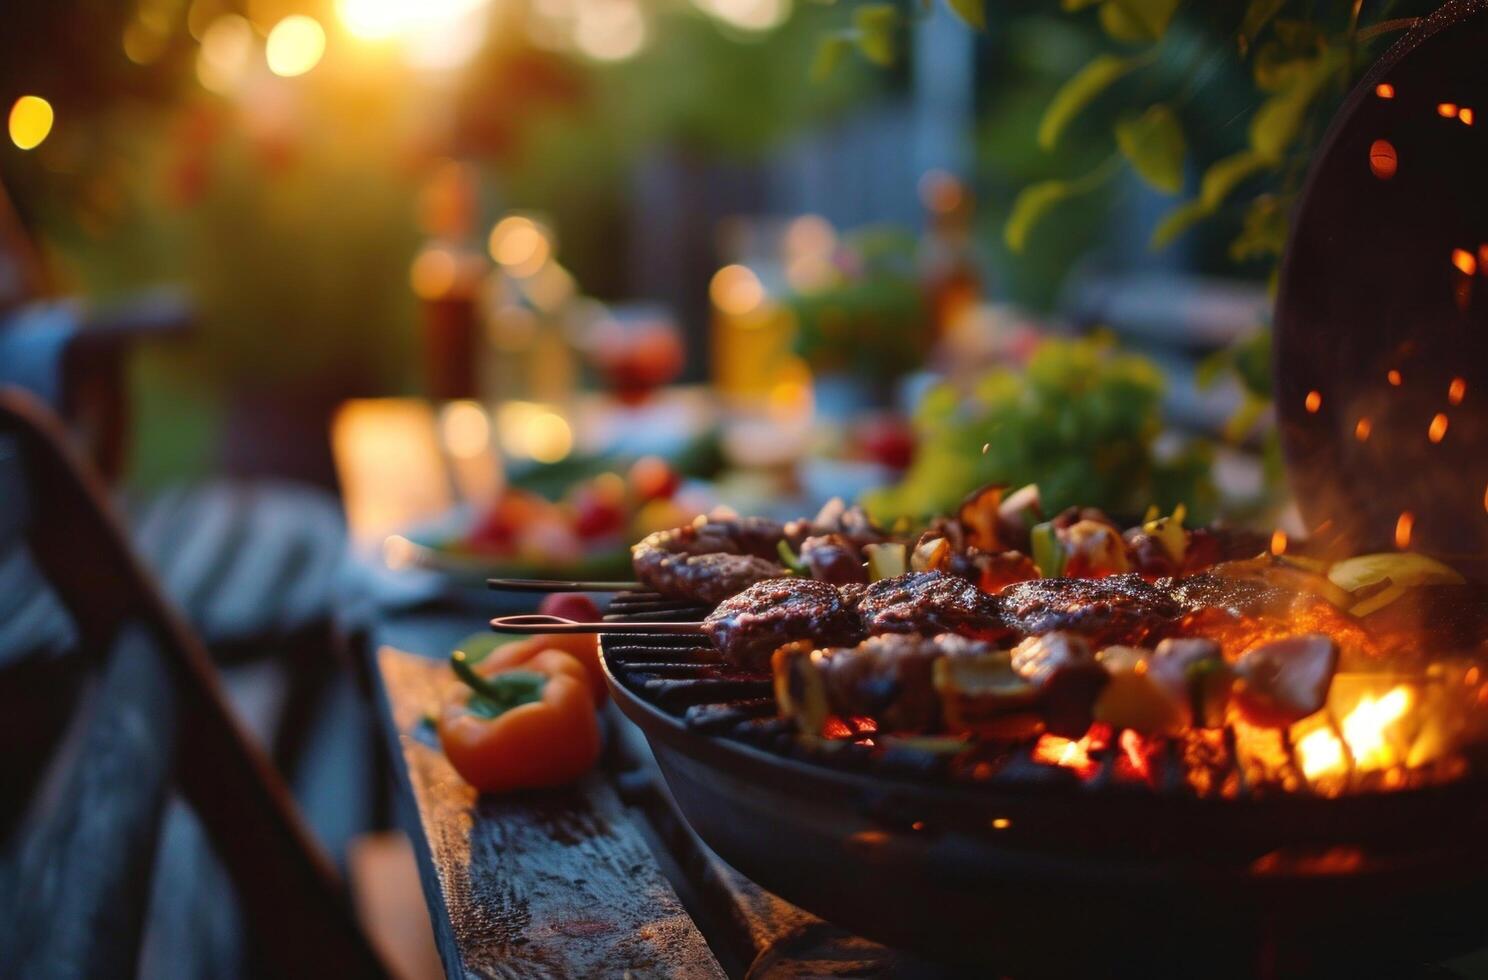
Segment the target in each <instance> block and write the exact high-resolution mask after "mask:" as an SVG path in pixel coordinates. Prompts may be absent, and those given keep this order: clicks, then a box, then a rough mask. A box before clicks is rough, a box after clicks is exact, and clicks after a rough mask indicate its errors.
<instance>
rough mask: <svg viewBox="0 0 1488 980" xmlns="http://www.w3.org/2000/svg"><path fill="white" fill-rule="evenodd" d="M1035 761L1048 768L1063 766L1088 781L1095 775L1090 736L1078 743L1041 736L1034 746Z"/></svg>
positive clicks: (1053, 736) (1054, 736)
mask: <svg viewBox="0 0 1488 980" xmlns="http://www.w3.org/2000/svg"><path fill="white" fill-rule="evenodd" d="M1033 761H1034V762H1041V763H1043V764H1044V765H1046V766H1063V767H1064V768H1066V769H1073V770H1074V771H1075V772H1077V773H1079V775H1080V776H1081V778H1084V779H1088V778H1090V777H1091V776H1093V775H1094V774H1095V771H1096V768H1097V766H1096V763H1095V760H1093V759H1091V758H1090V736H1089V735H1086V736H1084V737H1083V738H1081V739H1080V740H1079V741H1078V742H1075V741H1071V740H1070V739H1067V738H1060V737H1059V736H1058V735H1040V736H1039V740H1038V742H1036V743H1035V744H1034V746H1033Z"/></svg>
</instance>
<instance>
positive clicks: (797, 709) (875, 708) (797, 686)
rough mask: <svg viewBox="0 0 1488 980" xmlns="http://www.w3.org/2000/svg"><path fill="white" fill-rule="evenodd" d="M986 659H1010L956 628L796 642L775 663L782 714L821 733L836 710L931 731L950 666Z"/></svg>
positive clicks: (939, 719)
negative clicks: (843, 641) (840, 641)
mask: <svg viewBox="0 0 1488 980" xmlns="http://www.w3.org/2000/svg"><path fill="white" fill-rule="evenodd" d="M985 657H993V658H996V657H1001V659H1002V661H1004V662H1006V660H1007V654H1006V652H1001V653H999V652H998V651H995V650H994V649H993V647H992V646H991V645H990V644H987V643H982V642H979V641H975V640H968V639H966V638H965V637H960V636H956V635H954V634H943V635H941V636H936V637H924V636H909V635H890V636H874V637H869V638H868V639H867V640H864V641H863V642H862V643H859V644H858V645H857V646H852V647H839V648H828V649H818V648H816V647H814V646H813V644H812V643H811V642H810V641H801V642H798V643H792V644H789V645H787V646H784V647H781V648H780V649H779V650H778V651H776V653H775V655H774V657H773V658H772V661H771V666H772V669H773V672H774V676H775V694H776V700H777V701H778V703H779V704H780V707H781V713H782V714H784V715H785V716H786V717H789V718H793V719H795V721H796V723H797V725H798V726H799V727H800V728H801V730H802V731H804V732H808V733H811V734H820V733H821V731H822V729H823V727H824V726H825V724H826V721H827V719H828V718H829V717H832V716H837V717H868V718H872V719H873V720H874V721H875V723H877V724H878V726H879V727H881V728H883V729H884V730H886V731H900V732H926V731H940V730H941V729H942V728H943V727H944V718H943V713H942V712H943V702H944V698H943V693H942V686H943V685H942V683H941V681H940V678H941V676H942V674H943V670H942V664H943V663H944V662H947V661H950V662H954V663H957V664H974V663H975V662H976V661H978V659H979V658H985ZM1015 681H1016V678H1015ZM1025 687H1026V685H1025ZM948 706H950V707H952V710H953V711H954V710H955V708H954V705H948Z"/></svg>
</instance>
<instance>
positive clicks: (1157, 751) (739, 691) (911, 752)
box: [602, 592, 1296, 797]
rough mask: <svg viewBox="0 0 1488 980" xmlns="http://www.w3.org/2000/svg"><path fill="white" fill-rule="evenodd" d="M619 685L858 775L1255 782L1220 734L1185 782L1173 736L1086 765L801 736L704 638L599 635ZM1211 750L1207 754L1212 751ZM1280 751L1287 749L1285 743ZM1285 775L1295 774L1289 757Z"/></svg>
mask: <svg viewBox="0 0 1488 980" xmlns="http://www.w3.org/2000/svg"><path fill="white" fill-rule="evenodd" d="M707 611H708V610H707V608H706V607H704V606H699V605H697V604H695V603H689V602H686V601H679V600H672V599H667V598H665V597H663V596H661V595H658V594H656V593H639V592H629V593H621V594H619V595H617V596H616V597H615V598H614V599H613V600H612V602H611V604H610V607H609V613H608V614H607V615H606V616H605V619H606V621H609V622H627V623H641V622H646V621H648V620H649V621H656V622H660V621H688V620H694V619H696V620H701V619H702V618H703V616H704V615H706V614H707ZM602 642H603V644H604V651H605V656H606V659H607V661H608V663H609V665H610V669H611V671H612V672H613V673H614V674H615V676H616V678H617V679H618V680H619V681H620V682H621V683H622V684H624V685H625V686H626V687H627V688H628V689H630V690H631V691H633V692H634V693H635V694H637V695H638V696H639V697H641V698H642V699H643V700H645V701H647V702H649V703H651V704H653V705H655V706H656V707H658V708H660V709H661V710H663V711H665V712H667V713H668V714H670V715H672V716H674V717H676V718H678V719H680V720H681V721H682V722H683V723H684V724H685V725H686V726H687V727H688V728H689V729H691V730H693V731H697V732H699V733H703V734H708V735H717V736H723V737H725V738H731V739H736V740H738V741H741V742H745V743H748V744H751V745H754V746H757V747H759V748H763V749H766V750H768V751H771V752H774V753H778V754H782V755H786V756H790V757H794V758H801V759H806V760H809V761H812V762H816V763H820V764H825V765H831V766H837V767H841V768H845V769H851V770H859V771H883V772H887V773H893V774H896V775H902V776H912V777H918V778H926V779H933V780H938V781H944V780H947V779H950V780H954V781H956V782H960V783H972V784H977V783H986V784H992V785H1007V784H1015V783H1016V784H1045V785H1047V784H1055V785H1058V784H1067V785H1070V786H1083V787H1087V788H1089V789H1091V790H1094V791H1102V792H1105V791H1110V790H1112V789H1126V788H1130V789H1133V790H1137V791H1142V792H1147V793H1157V794H1163V795H1167V794H1188V795H1193V794H1194V793H1195V792H1196V785H1199V786H1207V787H1212V788H1213V791H1214V792H1216V793H1217V792H1223V794H1224V795H1226V796H1231V797H1235V796H1247V795H1249V794H1251V793H1252V792H1253V791H1254V787H1255V783H1254V782H1253V781H1252V780H1251V779H1249V778H1247V776H1246V774H1245V772H1244V771H1243V770H1244V767H1243V766H1241V765H1239V764H1238V762H1237V759H1238V756H1237V753H1236V751H1235V745H1236V742H1235V734H1234V732H1233V731H1230V730H1226V732H1225V733H1224V736H1223V738H1222V739H1214V740H1213V741H1216V742H1218V743H1219V746H1218V750H1217V751H1211V752H1210V753H1209V754H1210V756H1211V758H1210V759H1209V760H1208V762H1206V763H1205V765H1206V768H1207V769H1208V770H1209V771H1208V773H1207V776H1206V778H1205V779H1203V780H1202V781H1195V780H1194V779H1191V778H1190V776H1191V767H1190V765H1189V764H1188V763H1186V762H1185V760H1184V751H1183V746H1182V745H1181V744H1180V743H1178V742H1176V741H1174V740H1171V739H1149V740H1143V741H1141V742H1140V744H1139V743H1137V742H1135V741H1133V740H1131V739H1127V740H1125V741H1124V740H1123V739H1122V738H1121V737H1120V735H1119V733H1111V734H1110V735H1109V736H1108V737H1106V738H1105V739H1101V740H1095V741H1093V742H1091V743H1090V744H1088V745H1083V744H1082V746H1081V747H1080V751H1081V752H1082V753H1084V754H1085V755H1086V756H1087V757H1088V760H1089V764H1088V766H1071V765H1061V764H1059V761H1057V760H1049V759H1047V758H1040V757H1038V756H1037V754H1036V744H1035V743H1030V742H1023V743H1017V744H1004V745H989V746H983V747H978V748H977V749H976V750H974V751H973V752H972V753H960V754H957V755H955V756H954V759H953V757H952V756H951V755H948V754H947V753H945V752H944V751H937V750H936V749H937V747H936V746H934V745H933V744H929V743H931V742H932V741H933V740H924V739H914V738H900V737H895V736H880V735H878V734H877V733H876V732H874V731H872V730H871V728H869V727H867V726H864V727H862V728H859V729H858V730H852V729H846V730H844V731H843V732H842V735H841V737H838V738H805V737H801V736H799V735H798V734H797V733H796V732H795V730H794V728H793V727H792V726H791V725H790V724H789V723H788V722H786V721H784V720H782V719H780V718H778V717H777V716H776V709H775V699H774V694H773V686H772V682H771V679H770V677H769V676H768V675H767V674H762V673H758V672H750V671H743V670H739V669H738V668H735V667H733V666H731V665H729V664H727V663H725V662H724V661H723V659H722V658H721V657H720V656H719V654H718V653H717V651H715V650H714V649H713V648H712V647H711V646H710V645H709V644H708V643H707V641H706V640H705V639H703V638H702V637H701V636H688V635H677V634H636V633H626V634H611V635H605V636H603V637H602ZM1211 748H1212V747H1211ZM1284 748H1285V749H1286V751H1288V752H1290V751H1291V746H1290V744H1289V743H1286V744H1285V746H1284ZM1287 768H1289V769H1291V770H1292V771H1296V760H1295V758H1294V757H1289V758H1288V761H1287Z"/></svg>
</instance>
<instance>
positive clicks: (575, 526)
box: [389, 456, 709, 587]
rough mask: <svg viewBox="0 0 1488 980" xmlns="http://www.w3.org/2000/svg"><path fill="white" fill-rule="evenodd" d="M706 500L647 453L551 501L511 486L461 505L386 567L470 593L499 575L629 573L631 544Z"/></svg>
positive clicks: (418, 534)
mask: <svg viewBox="0 0 1488 980" xmlns="http://www.w3.org/2000/svg"><path fill="white" fill-rule="evenodd" d="M544 489H548V488H544ZM554 498H556V499H554ZM708 503H709V501H708V500H707V499H706V495H705V494H703V493H701V492H700V490H699V489H698V488H697V487H691V488H688V487H685V486H684V483H683V479H682V476H681V475H680V474H679V473H678V472H677V470H676V469H674V468H673V467H672V466H671V465H670V464H668V463H667V462H666V461H665V460H662V459H661V458H659V457H656V456H646V457H642V458H641V459H639V460H637V461H636V462H635V463H634V464H632V465H631V466H630V467H629V468H628V469H626V470H625V471H624V473H620V472H615V471H610V470H606V471H603V472H599V473H595V474H591V475H586V476H582V477H580V478H579V479H577V480H575V481H573V482H571V483H569V484H568V485H567V487H566V488H565V489H563V490H561V492H559V493H556V494H552V495H549V493H543V492H539V490H538V489H536V488H530V487H526V486H519V485H515V484H513V485H509V486H507V487H506V488H504V489H503V490H502V491H501V492H500V493H499V494H498V495H497V496H496V497H495V498H494V499H493V500H491V501H490V502H489V503H485V504H482V505H479V506H468V505H467V506H463V507H460V508H456V509H455V510H453V511H451V512H450V513H449V514H447V515H445V516H444V517H442V518H440V519H439V520H437V521H434V522H431V523H428V524H424V525H422V526H420V527H418V528H415V529H413V530H410V531H408V532H407V533H405V534H403V535H400V536H399V537H398V538H396V539H395V540H396V544H395V545H393V546H392V547H391V548H390V553H389V561H390V564H394V563H395V564H397V565H399V566H404V567H406V566H412V567H416V568H423V569H426V570H428V571H432V572H437V573H440V574H442V575H445V576H447V577H449V578H450V579H452V580H454V581H456V582H457V583H459V584H461V585H468V586H471V587H483V586H484V583H485V580H486V579H487V578H490V577H493V576H507V577H513V578H567V579H605V578H615V577H624V576H625V575H626V574H627V573H628V571H629V568H630V548H629V542H630V541H632V540H634V539H635V538H636V537H640V536H644V535H646V534H649V533H651V532H652V531H654V530H655V529H657V528H660V527H666V526H669V525H671V524H675V523H678V522H680V521H684V520H686V519H687V518H688V517H690V516H691V514H693V513H695V512H696V509H697V508H699V507H701V508H703V509H706V507H707V505H708Z"/></svg>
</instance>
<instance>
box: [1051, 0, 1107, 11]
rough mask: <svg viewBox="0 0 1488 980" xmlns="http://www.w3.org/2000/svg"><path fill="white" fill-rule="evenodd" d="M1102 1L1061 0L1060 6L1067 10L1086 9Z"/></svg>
mask: <svg viewBox="0 0 1488 980" xmlns="http://www.w3.org/2000/svg"><path fill="white" fill-rule="evenodd" d="M1100 2H1101V0H1060V3H1059V7H1060V9H1062V10H1064V11H1066V12H1070V11H1075V10H1084V9H1085V8H1086V7H1094V6H1095V5H1096V4H1098V3H1100Z"/></svg>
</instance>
